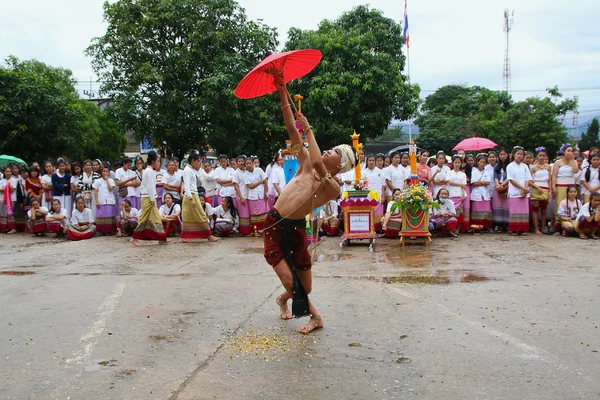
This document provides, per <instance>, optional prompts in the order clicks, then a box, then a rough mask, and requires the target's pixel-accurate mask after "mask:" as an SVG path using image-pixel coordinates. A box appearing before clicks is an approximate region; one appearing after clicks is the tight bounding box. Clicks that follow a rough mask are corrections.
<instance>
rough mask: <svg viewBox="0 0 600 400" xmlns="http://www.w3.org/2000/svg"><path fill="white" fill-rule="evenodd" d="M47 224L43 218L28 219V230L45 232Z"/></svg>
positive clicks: (34, 232)
mask: <svg viewBox="0 0 600 400" xmlns="http://www.w3.org/2000/svg"><path fill="white" fill-rule="evenodd" d="M47 231H48V225H47V224H46V220H45V218H37V219H35V220H34V221H32V220H29V232H30V233H33V234H38V233H46V232H47Z"/></svg>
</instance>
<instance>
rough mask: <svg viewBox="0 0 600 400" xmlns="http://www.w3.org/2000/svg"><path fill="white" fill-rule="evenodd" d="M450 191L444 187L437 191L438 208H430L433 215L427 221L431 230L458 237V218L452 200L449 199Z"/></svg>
mask: <svg viewBox="0 0 600 400" xmlns="http://www.w3.org/2000/svg"><path fill="white" fill-rule="evenodd" d="M449 196H450V192H449V190H448V189H446V188H442V189H440V190H439V191H438V195H437V199H436V200H437V201H438V202H439V203H440V208H439V210H435V209H434V210H432V214H433V217H432V218H431V220H430V221H429V229H430V230H431V231H432V232H437V233H447V234H448V235H450V236H452V237H458V220H457V219H456V209H455V208H454V202H453V201H452V200H450V199H449Z"/></svg>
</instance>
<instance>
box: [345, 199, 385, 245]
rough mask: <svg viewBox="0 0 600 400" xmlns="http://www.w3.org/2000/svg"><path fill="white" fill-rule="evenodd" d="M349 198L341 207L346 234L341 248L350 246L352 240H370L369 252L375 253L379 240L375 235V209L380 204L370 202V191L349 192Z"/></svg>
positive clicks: (374, 201) (373, 201)
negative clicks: (375, 244) (374, 245)
mask: <svg viewBox="0 0 600 400" xmlns="http://www.w3.org/2000/svg"><path fill="white" fill-rule="evenodd" d="M346 193H347V198H346V199H344V200H342V202H341V203H340V206H341V207H342V210H344V234H343V235H342V238H341V239H342V241H341V242H340V247H343V246H344V244H350V241H351V240H364V239H368V240H369V251H371V252H373V243H374V242H375V239H376V238H377V234H376V233H375V207H377V204H378V202H377V201H376V200H369V199H368V196H369V191H368V190H364V191H363V190H351V191H347V192H346Z"/></svg>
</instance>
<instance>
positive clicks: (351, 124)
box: [286, 6, 420, 146]
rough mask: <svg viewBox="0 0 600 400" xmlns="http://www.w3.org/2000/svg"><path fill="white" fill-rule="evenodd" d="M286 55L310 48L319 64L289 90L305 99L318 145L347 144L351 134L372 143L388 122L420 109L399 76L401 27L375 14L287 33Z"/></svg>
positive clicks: (357, 11)
mask: <svg viewBox="0 0 600 400" xmlns="http://www.w3.org/2000/svg"><path fill="white" fill-rule="evenodd" d="M288 35H289V38H288V42H287V43H286V50H296V49H305V48H313V49H319V50H320V51H321V52H322V53H323V60H322V61H321V63H320V64H319V65H318V66H317V67H316V68H315V69H314V70H313V71H312V72H311V73H310V74H309V75H307V76H306V77H304V78H302V79H299V80H298V81H296V82H295V83H293V84H292V85H290V90H291V91H292V92H293V93H300V94H301V95H302V96H304V97H305V99H306V100H305V102H304V104H303V109H304V110H305V114H306V115H307V117H308V119H309V121H310V122H311V124H312V125H313V126H314V128H315V132H316V133H317V135H318V140H319V143H320V144H321V145H322V146H332V145H334V144H337V143H340V142H348V141H349V140H350V139H349V136H350V135H351V134H352V132H353V131H354V130H356V131H357V132H358V133H360V134H361V140H362V139H369V138H376V137H378V136H380V135H382V134H383V132H384V131H385V129H387V127H388V125H389V123H390V121H391V120H392V118H396V119H400V120H405V119H408V118H409V117H410V116H411V115H413V114H414V113H415V111H416V109H417V107H418V104H419V91H420V89H419V87H418V85H410V84H408V82H407V78H406V76H405V75H402V71H403V70H404V67H405V56H404V55H403V54H402V50H401V49H402V46H403V45H404V37H403V36H402V27H401V25H400V24H399V23H397V22H395V21H394V20H392V19H389V18H386V17H385V16H384V15H383V13H382V12H381V11H379V10H375V9H370V8H369V7H368V6H358V7H356V8H354V9H353V10H352V11H349V12H346V13H344V14H342V15H341V16H340V17H339V18H338V19H336V20H334V21H330V20H324V21H322V22H321V23H320V24H319V27H318V29H317V30H314V31H312V30H305V31H304V30H300V29H296V28H292V29H291V30H290V31H289V33H288Z"/></svg>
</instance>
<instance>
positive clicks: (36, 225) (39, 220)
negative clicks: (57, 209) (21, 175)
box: [27, 199, 58, 236]
mask: <svg viewBox="0 0 600 400" xmlns="http://www.w3.org/2000/svg"><path fill="white" fill-rule="evenodd" d="M57 201H58V200H57ZM47 214H48V209H47V208H46V207H41V206H40V202H39V200H37V199H34V200H32V201H31V208H30V209H29V211H27V218H28V219H29V232H30V233H32V234H34V235H36V236H46V231H47V230H48V226H47V225H46V215H47Z"/></svg>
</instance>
